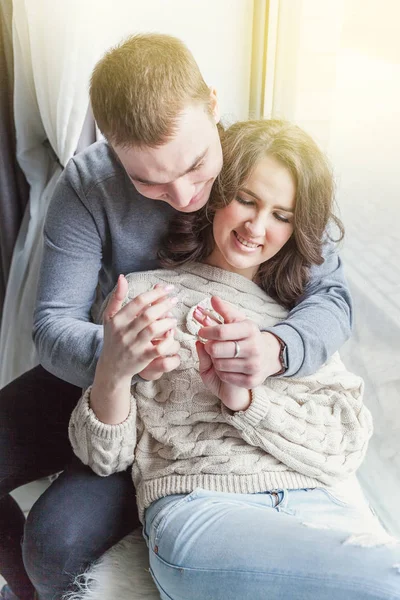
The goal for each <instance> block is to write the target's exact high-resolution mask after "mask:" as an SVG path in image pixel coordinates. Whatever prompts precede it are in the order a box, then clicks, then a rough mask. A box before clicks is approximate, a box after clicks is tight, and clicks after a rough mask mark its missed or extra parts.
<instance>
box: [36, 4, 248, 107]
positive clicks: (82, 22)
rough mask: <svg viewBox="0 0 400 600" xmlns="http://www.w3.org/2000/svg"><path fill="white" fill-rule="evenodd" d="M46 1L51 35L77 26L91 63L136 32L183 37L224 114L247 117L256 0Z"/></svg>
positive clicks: (60, 33)
mask: <svg viewBox="0 0 400 600" xmlns="http://www.w3.org/2000/svg"><path fill="white" fill-rule="evenodd" d="M43 1H44V2H46V3H48V5H49V13H50V14H52V31H53V35H64V32H65V31H68V30H69V35H71V33H72V31H73V30H74V25H75V26H76V27H75V30H76V31H79V32H83V34H84V35H86V36H87V38H88V53H90V56H91V58H92V63H93V64H94V63H95V62H96V61H97V60H98V59H99V58H100V57H101V55H102V54H103V53H104V51H105V50H106V49H107V48H108V47H110V46H112V45H114V44H116V43H118V42H119V41H120V40H121V39H122V38H123V37H125V36H127V35H130V34H132V33H135V32H160V33H168V34H171V35H175V36H177V37H179V38H180V39H182V40H183V41H184V42H185V43H186V44H187V46H188V47H189V49H190V50H191V51H192V52H193V54H194V57H195V59H196V61H197V62H198V64H199V66H200V69H201V71H202V73H203V75H204V77H205V80H206V82H207V84H208V85H213V86H215V87H216V88H217V90H218V92H219V95H220V99H221V104H222V112H223V114H228V115H232V116H233V118H236V119H245V118H247V115H248V104H249V87H250V60H251V29H252V16H253V0H68V2H67V1H66V0H62V2H54V0H41V2H43ZM78 22H79V23H78ZM68 24H70V27H68ZM71 41H72V38H71Z"/></svg>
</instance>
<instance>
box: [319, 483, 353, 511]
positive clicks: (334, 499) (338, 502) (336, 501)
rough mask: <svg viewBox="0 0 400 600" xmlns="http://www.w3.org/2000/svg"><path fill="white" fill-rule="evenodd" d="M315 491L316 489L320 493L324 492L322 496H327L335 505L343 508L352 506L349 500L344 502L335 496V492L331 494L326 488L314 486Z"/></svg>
mask: <svg viewBox="0 0 400 600" xmlns="http://www.w3.org/2000/svg"><path fill="white" fill-rule="evenodd" d="M315 491H318V492H321V493H322V494H324V496H326V497H327V498H329V500H332V502H333V503H334V504H336V505H337V506H342V507H343V508H352V506H353V505H352V504H350V503H349V502H346V501H345V500H343V499H342V498H340V497H339V496H336V495H335V494H333V493H332V492H331V491H330V490H328V489H326V488H315Z"/></svg>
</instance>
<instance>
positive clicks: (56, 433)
mask: <svg viewBox="0 0 400 600" xmlns="http://www.w3.org/2000/svg"><path fill="white" fill-rule="evenodd" d="M90 97H91V103H92V108H93V113H94V116H95V119H96V121H97V123H98V125H99V127H100V129H101V131H102V132H103V134H104V135H105V137H106V139H107V142H99V143H97V144H94V145H93V146H91V147H90V148H88V149H87V150H86V151H84V152H82V153H81V154H79V155H77V156H76V157H74V158H73V159H72V160H71V161H70V162H69V164H68V165H67V166H66V168H65V171H64V173H63V175H62V176H61V178H60V181H59V183H58V186H57V188H56V190H55V193H54V197H53V199H52V202H51V205H50V207H49V210H48V215H47V219H46V225H45V231H44V237H45V250H44V257H43V265H42V271H41V276H40V282H39V291H38V302H37V309H36V311H35V317H34V339H35V343H36V346H37V349H38V352H39V355H40V360H41V363H42V365H43V366H41V367H37V368H36V369H33V370H31V371H29V372H28V373H26V374H25V375H23V376H22V377H20V378H19V379H17V380H16V381H15V382H12V383H11V384H9V386H7V387H6V388H4V390H2V391H1V398H0V418H1V419H2V420H3V422H5V427H3V428H2V431H4V433H1V436H2V437H1V444H2V450H1V449H0V456H1V457H5V466H3V465H0V481H1V486H2V487H1V488H0V489H1V494H2V495H3V500H2V501H1V504H0V514H1V523H0V525H1V531H0V539H1V542H0V543H1V544H2V546H3V547H2V548H1V553H2V554H1V560H0V564H1V568H2V571H3V574H4V577H5V578H6V580H7V581H8V583H9V587H8V588H7V589H6V588H4V589H3V598H13V599H14V598H15V597H17V598H19V599H20V600H30V599H31V598H32V596H33V590H32V587H31V585H30V583H29V580H28V577H27V575H26V573H25V571H24V570H23V564H22V558H21V554H20V552H19V547H18V545H19V540H20V537H21V535H22V526H23V519H22V517H21V514H20V513H19V512H18V509H17V507H16V506H15V503H13V501H12V500H11V498H10V496H8V495H7V494H8V493H9V492H10V491H11V490H12V489H14V488H15V487H17V486H18V485H22V484H23V483H26V482H27V481H31V480H33V479H36V478H38V477H41V476H45V475H49V474H51V473H55V472H58V471H62V470H63V473H62V475H61V476H60V477H59V478H58V479H57V480H56V481H55V483H54V484H53V485H52V486H51V487H50V488H49V490H48V491H47V492H46V493H45V494H43V495H42V497H41V498H40V499H39V500H38V502H37V503H36V505H35V506H34V508H33V509H32V511H31V513H30V516H29V519H28V523H27V527H26V529H25V539H24V547H23V552H24V562H25V567H26V570H27V572H28V574H29V577H30V579H31V581H32V583H33V584H34V586H35V588H36V589H37V591H38V593H39V597H40V599H41V600H47V599H50V598H60V597H61V595H62V593H63V592H64V591H65V590H66V589H67V588H68V586H69V584H70V583H71V581H72V580H73V577H74V575H76V574H77V573H79V572H81V571H82V570H83V569H84V568H85V567H86V566H87V565H88V564H90V563H91V562H92V561H94V560H95V559H97V558H98V557H99V556H100V555H101V554H102V553H103V552H104V551H105V550H107V549H108V548H109V547H110V546H112V545H113V544H114V543H116V542H117V541H118V540H119V539H121V538H122V537H123V536H124V535H126V534H127V533H128V532H129V531H131V530H132V529H133V528H134V527H135V526H136V524H137V521H134V520H133V518H132V514H133V513H134V511H133V510H132V504H133V503H134V501H135V500H134V498H135V495H134V489H133V487H132V483H131V479H130V476H129V474H127V473H119V474H116V475H113V476H110V477H108V478H100V477H98V476H96V475H95V474H94V473H92V472H91V471H90V469H88V468H86V467H84V466H83V465H81V464H80V463H79V462H78V461H77V460H76V459H75V460H73V455H72V451H71V449H70V446H69V443H68V435H67V428H68V421H69V416H70V414H71V412H72V410H73V408H74V406H75V404H76V402H77V400H78V398H79V396H80V393H81V388H82V387H85V386H87V385H89V384H90V383H91V382H92V380H93V376H94V372H95V369H96V363H97V359H98V357H99V354H100V351H101V347H102V336H103V332H102V327H100V326H97V325H94V324H93V323H92V322H91V318H90V314H91V308H92V305H93V303H97V302H101V301H102V299H103V298H104V297H105V296H106V295H107V293H108V292H109V291H110V290H111V289H112V287H113V286H114V284H115V282H116V280H117V277H118V275H119V274H120V273H128V272H131V271H141V270H147V269H152V268H156V267H157V266H158V263H157V248H158V243H159V240H160V238H161V236H162V235H163V234H164V232H165V231H166V228H167V225H168V221H169V219H170V218H171V216H172V215H173V214H174V212H175V211H176V210H179V211H183V212H192V211H195V210H198V209H199V208H201V207H202V206H203V205H204V204H205V203H206V202H207V200H208V197H209V193H210V190H211V187H212V184H213V182H214V180H215V178H216V177H217V175H218V173H219V171H220V169H221V165H222V153H221V145H220V140H219V132H218V122H219V107H218V101H217V97H216V93H215V90H214V89H209V88H208V87H207V86H206V84H205V82H204V80H203V78H202V76H201V74H200V71H199V69H198V67H197V65H196V63H195V61H194V59H193V57H192V55H191V54H190V52H189V51H188V50H187V49H186V47H185V46H184V45H183V44H182V43H181V42H180V41H179V40H177V39H175V38H172V37H169V36H164V35H140V36H134V37H132V38H130V39H129V40H127V41H126V42H125V43H124V44H122V45H120V46H119V47H117V48H115V49H113V50H111V51H110V52H109V53H107V54H106V56H105V57H104V58H103V59H102V60H101V61H100V62H99V64H98V65H97V66H96V68H95V70H94V73H93V76H92V81H91V89H90ZM160 295H162V292H161V291H160ZM243 326H244V325H243V323H235V324H234V326H233V328H232V329H230V335H229V336H222V337H221V341H219V342H210V344H209V350H210V353H211V356H213V357H214V358H219V359H220V361H221V359H225V360H226V361H229V359H231V358H232V350H231V349H232V346H233V345H232V340H233V341H234V340H237V339H241V336H242V333H243V331H242V327H243ZM350 328H351V302H350V297H349V293H348V290H347V287H346V283H345V281H344V278H343V272H342V267H341V263H340V260H339V258H338V256H337V255H336V253H335V251H334V249H333V246H332V245H331V244H327V247H326V253H325V262H324V264H323V265H322V266H321V267H318V268H316V269H315V270H314V272H313V277H312V281H311V284H310V286H309V289H308V294H307V295H306V297H305V298H304V300H303V301H302V302H301V303H300V304H298V305H297V306H296V307H295V309H294V310H293V311H292V312H291V313H290V315H289V317H288V319H287V321H285V322H284V323H281V324H279V325H277V326H276V327H274V328H273V329H272V330H271V331H272V332H269V331H265V332H262V333H259V335H258V336H257V337H256V339H255V341H254V344H253V345H252V347H251V349H250V350H249V349H247V350H245V349H244V348H243V349H242V351H241V359H243V360H242V361H240V364H242V365H245V368H244V369H243V371H245V372H241V373H235V372H230V371H229V370H228V369H227V370H226V371H225V370H224V364H225V363H224V361H221V362H220V363H219V364H220V367H221V368H220V373H221V377H222V378H224V380H226V381H231V382H233V383H236V384H237V385H241V386H247V387H252V386H254V385H258V384H259V383H260V382H261V381H263V380H264V379H265V378H266V377H268V376H271V375H274V374H277V373H280V374H282V375H284V376H291V375H294V374H296V375H305V374H307V373H311V372H313V371H315V370H316V369H317V368H318V367H319V366H320V365H321V364H322V363H323V362H325V360H326V359H327V357H328V356H330V355H331V354H332V353H333V352H334V351H335V350H336V349H337V348H338V347H340V346H341V345H342V343H343V342H344V341H345V340H346V339H347V338H348V336H349V333H350ZM227 348H229V350H227ZM178 364H179V355H178V352H177V353H176V354H174V355H173V356H156V357H154V359H153V360H151V361H150V362H149V364H148V365H147V366H146V367H145V368H144V369H143V370H142V371H141V373H140V375H141V376H142V377H143V378H145V379H155V378H158V377H160V376H161V374H162V373H163V372H166V371H170V370H173V369H174V368H176V366H177V365H178ZM226 364H228V362H226ZM43 367H44V368H43ZM3 556H4V559H3ZM10 588H11V589H10ZM11 590H12V591H11Z"/></svg>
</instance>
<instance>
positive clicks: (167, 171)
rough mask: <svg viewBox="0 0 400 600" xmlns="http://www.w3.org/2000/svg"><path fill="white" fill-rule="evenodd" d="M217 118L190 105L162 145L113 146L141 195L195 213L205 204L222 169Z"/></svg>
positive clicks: (198, 107)
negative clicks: (170, 136)
mask: <svg viewBox="0 0 400 600" xmlns="http://www.w3.org/2000/svg"><path fill="white" fill-rule="evenodd" d="M216 120H217V118H216V119H215V120H213V118H212V117H211V116H210V115H209V114H207V113H206V112H205V110H204V108H203V107H201V106H191V107H188V108H187V109H186V110H185V111H184V112H183V113H182V114H181V115H180V117H179V120H178V124H177V130H176V134H175V136H174V137H173V139H172V140H171V141H169V142H167V143H166V144H164V145H163V146H160V147H158V148H149V147H145V148H129V149H123V148H121V147H118V146H114V147H113V148H114V151H115V153H116V154H117V156H118V158H119V159H120V161H121V163H122V165H123V167H124V168H125V170H126V172H127V173H128V175H129V177H130V178H131V181H132V183H133V185H134V186H135V188H136V189H137V191H138V192H139V193H140V194H142V195H143V196H146V197H147V198H151V199H152V200H161V201H163V202H167V203H168V204H170V205H171V206H172V207H173V208H175V209H176V210H179V211H181V212H186V213H189V212H194V211H196V210H199V209H200V208H201V207H202V206H204V205H205V204H206V202H207V200H208V198H209V195H210V191H211V187H212V184H213V183H214V181H215V179H216V177H217V175H218V174H219V172H220V170H221V168H222V149H221V142H220V139H219V134H218V129H217V126H216Z"/></svg>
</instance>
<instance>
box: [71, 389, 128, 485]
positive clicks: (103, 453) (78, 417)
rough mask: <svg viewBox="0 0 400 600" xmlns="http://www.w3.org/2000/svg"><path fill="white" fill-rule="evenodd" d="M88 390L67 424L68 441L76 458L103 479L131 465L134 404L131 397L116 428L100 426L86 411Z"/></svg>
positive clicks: (94, 416)
mask: <svg viewBox="0 0 400 600" xmlns="http://www.w3.org/2000/svg"><path fill="white" fill-rule="evenodd" d="M90 390H91V388H88V389H87V390H86V391H85V393H84V394H83V396H82V397H81V399H80V400H79V402H78V404H77V405H76V407H75V409H74V411H73V412H72V415H71V419H70V422H69V430H68V433H69V439H70V442H71V445H72V448H73V450H74V452H75V454H76V456H77V457H78V458H79V459H80V460H81V461H82V462H83V464H85V465H88V466H89V467H90V468H91V469H93V471H94V472H95V473H97V475H101V476H102V477H106V476H107V475H111V474H112V473H116V472H118V471H125V470H126V469H127V468H128V467H129V466H130V465H132V463H133V461H134V457H135V446H136V402H135V399H134V398H133V396H131V409H130V413H129V416H128V418H127V419H126V420H125V421H124V422H123V423H120V424H119V425H108V424H106V423H102V422H101V421H99V419H98V418H97V417H96V415H95V413H94V412H93V410H92V409H91V408H90Z"/></svg>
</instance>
